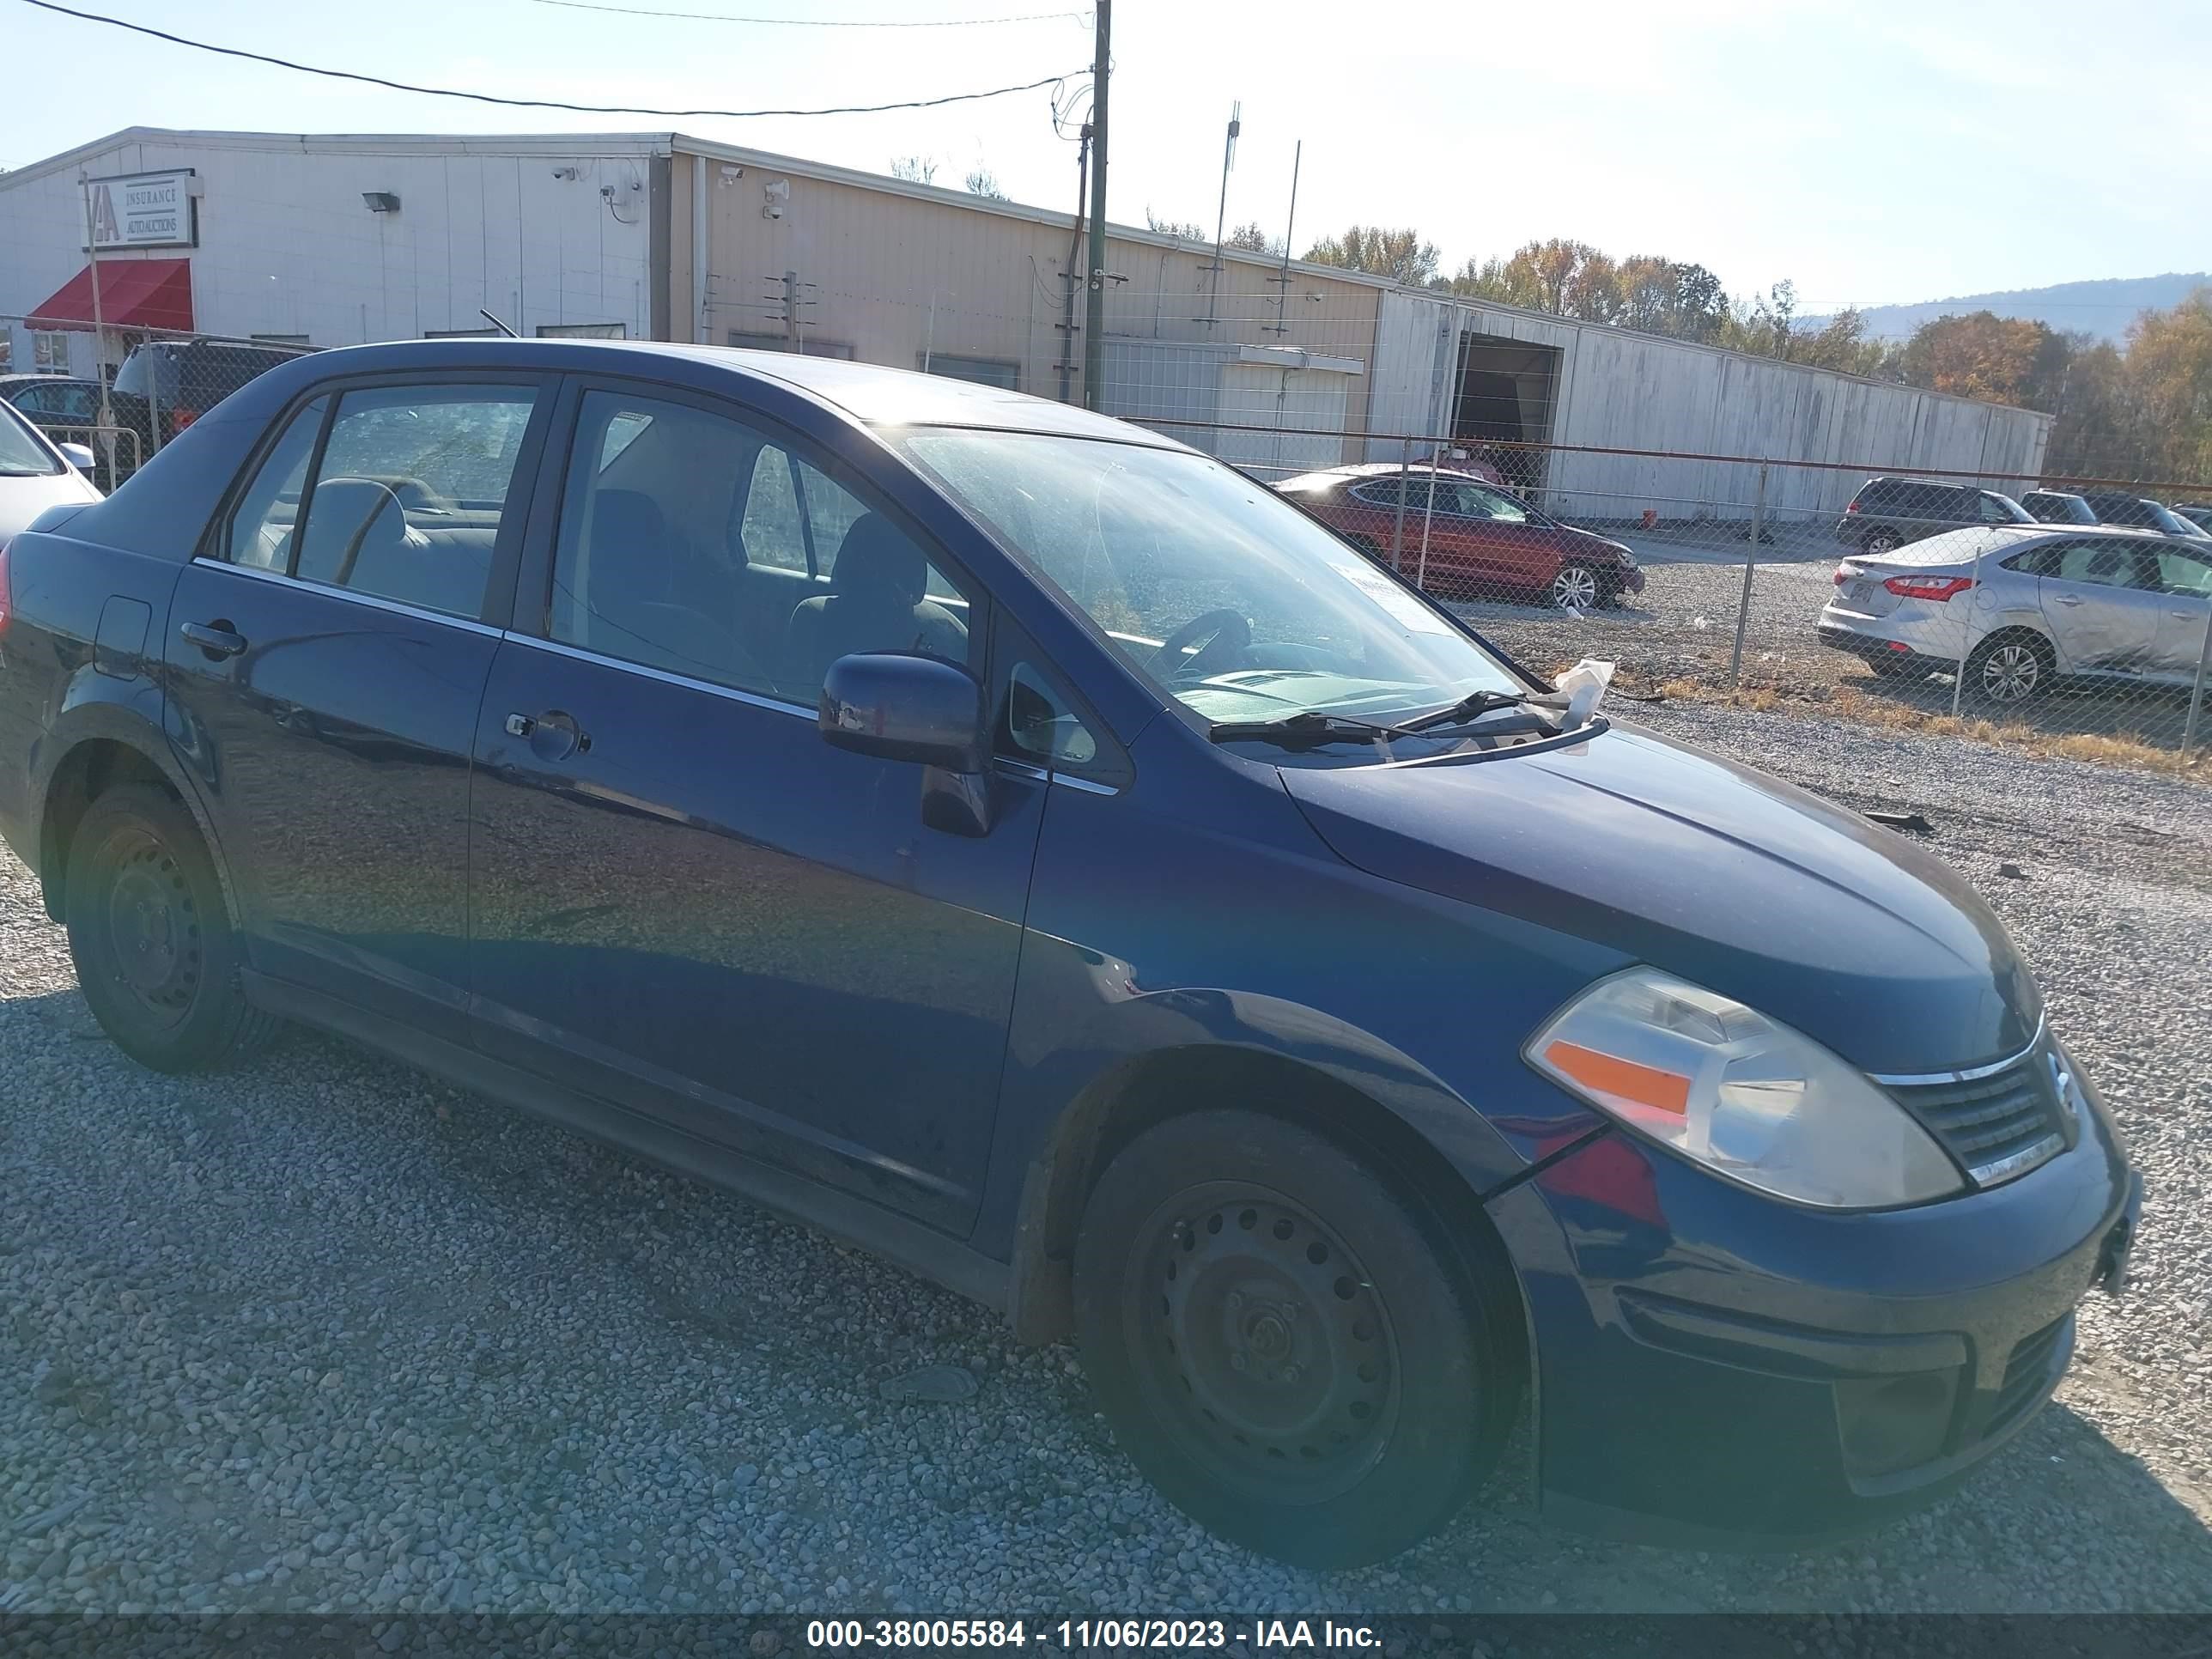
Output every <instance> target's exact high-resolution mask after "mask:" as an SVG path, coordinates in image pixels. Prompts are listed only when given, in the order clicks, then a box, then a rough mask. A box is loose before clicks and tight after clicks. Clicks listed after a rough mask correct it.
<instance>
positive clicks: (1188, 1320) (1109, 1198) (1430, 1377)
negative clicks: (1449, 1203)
mask: <svg viewBox="0 0 2212 1659" xmlns="http://www.w3.org/2000/svg"><path fill="white" fill-rule="evenodd" d="M1422 1213H1423V1212H1421V1211H1419V1210H1418V1209H1417V1208H1416V1207H1415V1206H1412V1205H1409V1204H1408V1203H1407V1201H1406V1200H1405V1199H1404V1198H1403V1197H1401V1195H1400V1194H1399V1193H1398V1192H1397V1191H1396V1190H1395V1189H1394V1188H1393V1186H1392V1184H1391V1183H1390V1182H1389V1181H1387V1180H1385V1179H1384V1178H1383V1176H1380V1175H1378V1174H1377V1173H1376V1170H1373V1169H1371V1168H1370V1167H1369V1166H1368V1165H1366V1164H1363V1163H1362V1162H1360V1161H1359V1160H1358V1159H1357V1158H1353V1157H1352V1156H1351V1155H1349V1154H1348V1153H1346V1152H1345V1151H1343V1150H1342V1149H1341V1148H1340V1147H1338V1146H1336V1145H1334V1143H1333V1142H1331V1141H1329V1140H1328V1139H1324V1138H1322V1136H1320V1135H1318V1134H1316V1133H1312V1132H1311V1131H1310V1130H1307V1129H1304V1128H1301V1127H1297V1126H1296V1125H1293V1124H1290V1123H1286V1122H1284V1121H1280V1120H1278V1119H1274V1118H1270V1117H1266V1116H1262V1115H1259V1114H1256V1113H1252V1112H1244V1111H1235V1110H1224V1111H1209V1112H1201V1113H1195V1114H1193V1115H1189V1116H1187V1117H1179V1118H1173V1119H1170V1120H1169V1121H1167V1122H1165V1123H1162V1124H1160V1125H1158V1127H1154V1128H1152V1129H1150V1130H1147V1131H1146V1133H1143V1134H1142V1135H1140V1136H1139V1137H1138V1138H1137V1139H1135V1140H1133V1141H1132V1142H1131V1143H1130V1144H1129V1145H1128V1146H1126V1147H1124V1148H1123V1149H1122V1150H1121V1152H1120V1154H1119V1155H1118V1156H1116V1157H1115V1159H1114V1161H1113V1162H1112V1163H1111V1164H1109V1166H1108V1167H1107V1169H1106V1171H1105V1173H1104V1174H1103V1176H1101V1177H1100V1178H1099V1181H1098V1184H1097V1188H1094V1189H1093V1191H1092V1193H1091V1198H1090V1201H1089V1203H1088V1204H1087V1205H1086V1206H1085V1210H1084V1213H1083V1222H1082V1225H1081V1227H1080V1229H1079V1232H1078V1234H1077V1237H1076V1244H1075V1310H1076V1314H1075V1316H1076V1328H1077V1334H1078V1337H1079V1340H1080V1343H1081V1346H1082V1350H1083V1358H1084V1364H1085V1369H1086V1370H1087V1371H1088V1372H1089V1374H1090V1377H1091V1386H1092V1387H1093V1388H1094V1389H1097V1394H1098V1397H1099V1401H1100V1404H1101V1405H1102V1407H1103V1409H1104V1411H1105V1413H1106V1416H1107V1419H1108V1420H1109V1422H1110V1423H1111V1424H1112V1425H1114V1431H1115V1437H1116V1438H1117V1439H1118V1440H1119V1441H1120V1442H1121V1445H1122V1447H1123V1448H1124V1449H1126V1450H1127V1452H1128V1453H1129V1455H1130V1456H1131V1458H1132V1459H1133V1461H1134V1462H1135V1463H1136V1465H1137V1467H1138V1468H1139V1469H1140V1470H1142V1471H1143V1473H1144V1474H1145V1475H1146V1477H1147V1478H1148V1479H1149V1480H1151V1481H1152V1484H1153V1485H1154V1486H1158V1488H1159V1489H1160V1491H1161V1492H1163V1493H1164V1495H1165V1496H1166V1497H1167V1498H1168V1500H1169V1501H1170V1503H1172V1504H1175V1505H1176V1508H1178V1509H1180V1510H1182V1511H1183V1512H1184V1513H1185V1514H1187V1515H1188V1516H1191V1517H1192V1518H1193V1519H1194V1520H1196V1521H1197V1522H1200V1524H1201V1525H1203V1526H1205V1527H1206V1528H1208V1529H1210V1530H1211V1531H1212V1532H1215V1533H1217V1534H1219V1535H1220V1536H1222V1537H1224V1538H1226V1539H1228V1540H1230V1541H1232V1542H1235V1543H1237V1544H1242V1545H1243V1546H1245V1547H1249V1548H1251V1549H1254V1550H1257V1551H1259V1552H1260V1553H1262V1554H1265V1555H1270V1556H1273V1557H1275V1558H1276V1559H1279V1560H1283V1561H1288V1562H1291V1563H1292V1564H1294V1565H1299V1566H1304V1567H1317V1568H1332V1567H1349V1566H1358V1565H1364V1564H1366V1563H1369V1562H1373V1561H1379V1560H1382V1559H1384V1558H1386V1557H1389V1556H1391V1555H1395V1554H1396V1553H1398V1552H1399V1551H1401V1550H1402V1549H1405V1548H1407V1547H1408V1546H1410V1545H1412V1544H1414V1543H1416V1542H1418V1541H1419V1540H1421V1539H1422V1538H1424V1537H1426V1536H1427V1535H1428V1534H1430V1533H1431V1532H1433V1531H1435V1530H1436V1529H1437V1528H1438V1527H1440V1526H1442V1525H1443V1523H1444V1522H1446V1521H1447V1520H1449V1518H1450V1516H1451V1515H1452V1514H1453V1512H1454V1511H1455V1510H1457V1509H1458V1508H1459V1507H1460V1505H1461V1504H1462V1503H1464V1502H1465V1501H1466V1498H1467V1496H1468V1493H1469V1492H1471V1491H1472V1490H1473V1489H1474V1485H1475V1483H1476V1482H1477V1481H1478V1480H1480V1479H1481V1478H1482V1477H1483V1476H1484V1475H1485V1474H1487V1473H1488V1472H1489V1470H1490V1468H1491V1467H1492V1464H1493V1463H1494V1462H1496V1460H1497V1456H1498V1448H1499V1447H1500V1445H1501V1444H1502V1443H1503V1442H1504V1435H1505V1431H1506V1430H1507V1428H1508V1427H1509V1426H1510V1424H1511V1421H1512V1416H1513V1413H1514V1411H1515V1410H1516V1408H1517V1407H1518V1404H1519V1400H1520V1387H1521V1374H1522V1362H1521V1357H1520V1355H1521V1351H1520V1347H1519V1346H1518V1338H1517V1336H1516V1334H1515V1333H1517V1332H1518V1330H1519V1328H1520V1326H1519V1323H1518V1318H1519V1316H1518V1313H1517V1311H1516V1310H1515V1309H1514V1308H1513V1307H1512V1305H1511V1304H1510V1295H1511V1293H1510V1291H1505V1292H1504V1293H1503V1294H1500V1293H1499V1292H1498V1291H1497V1290H1496V1289H1494V1288H1493V1289H1492V1290H1491V1291H1488V1292H1487V1293H1486V1292H1485V1291H1484V1290H1483V1288H1482V1284H1483V1281H1484V1279H1485V1275H1484V1274H1483V1273H1480V1272H1477V1271H1474V1270H1473V1269H1472V1268H1471V1267H1469V1266H1468V1264H1467V1262H1466V1261H1464V1260H1463V1259H1462V1256H1461V1255H1459V1254H1458V1253H1455V1252H1454V1251H1452V1250H1451V1249H1449V1246H1448V1245H1447V1246H1446V1247H1445V1248H1443V1249H1439V1248H1438V1243H1437V1241H1436V1240H1435V1239H1434V1238H1433V1237H1432V1236H1431V1231H1429V1229H1427V1228H1425V1226H1424V1225H1423V1222H1422V1219H1421V1215H1422Z"/></svg>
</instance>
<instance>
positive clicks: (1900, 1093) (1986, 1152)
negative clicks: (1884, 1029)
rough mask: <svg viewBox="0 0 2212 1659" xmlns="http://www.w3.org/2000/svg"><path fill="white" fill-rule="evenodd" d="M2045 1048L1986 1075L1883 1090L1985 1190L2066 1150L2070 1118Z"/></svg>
mask: <svg viewBox="0 0 2212 1659" xmlns="http://www.w3.org/2000/svg"><path fill="white" fill-rule="evenodd" d="M2044 1055H2045V1046H2044V1045H2043V1044H2042V1043H2040V1042H2039V1043H2037V1044H2036V1046H2035V1047H2034V1048H2031V1049H2029V1050H2028V1051H2027V1054H2023V1055H2021V1057H2020V1058H2019V1059H2018V1060H2015V1061H2013V1062H2012V1063H2011V1064H2009V1065H2008V1066H2003V1067H2002V1068H2001V1069H1999V1070H1997V1071H1995V1072H1992V1073H1990V1074H1989V1075H1987V1076H1985V1077H1971V1078H1967V1079H1963V1080H1960V1079H1945V1080H1941V1081H1938V1080H1933V1079H1930V1080H1926V1081H1920V1080H1908V1079H1884V1086H1885V1087H1887V1089H1888V1091H1889V1092H1890V1093H1891V1094H1893V1095H1894V1096H1895V1097H1897V1099H1898V1101H1899V1103H1901V1104H1902V1105H1903V1106H1904V1107H1905V1109H1906V1110H1907V1111H1909V1112H1911V1114H1912V1115H1913V1116H1915V1117H1917V1118H1918V1119H1919V1120H1920V1121H1921V1122H1922V1123H1923V1124H1925V1125H1926V1126H1927V1127H1929V1130H1931V1131H1932V1132H1933V1133H1935V1136H1936V1139H1938V1140H1940V1141H1942V1143H1943V1145H1944V1146H1945V1147H1947V1148H1948V1150H1949V1152H1950V1153H1951V1155H1952V1157H1954V1158H1957V1159H1958V1160H1959V1162H1960V1163H1961V1164H1964V1165H1966V1173H1967V1174H1968V1175H1970V1176H1972V1177H1973V1179H1974V1184H1975V1185H1977V1186H1979V1187H1990V1186H1994V1185H1996V1183H1997V1182H2001V1181H2009V1180H2011V1179H2012V1178H2013V1177H2014V1176H2021V1175H2026V1174H2027V1172H2028V1171H2029V1170H2033V1169H2034V1168H2035V1167H2036V1166H2037V1165H2038V1164H2043V1163H2046V1162H2048V1161H2049V1160H2050V1159H2051V1158H2056V1157H2057V1155H2058V1154H2059V1153H2060V1152H2063V1151H2064V1150H2065V1147H2066V1126H2065V1117H2064V1114H2063V1111H2062V1109H2060V1106H2059V1103H2058V1096H2057V1090H2056V1088H2055V1087H2054V1085H2052V1082H2051V1068H2050V1064H2049V1062H2048V1061H2047V1060H2045V1058H2044Z"/></svg>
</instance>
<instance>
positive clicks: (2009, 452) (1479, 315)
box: [1368, 292, 2051, 518]
mask: <svg viewBox="0 0 2212 1659" xmlns="http://www.w3.org/2000/svg"><path fill="white" fill-rule="evenodd" d="M1455 333H1456V334H1458V335H1460V336H1462V337H1488V338H1496V339H1511V340H1523V341H1529V342H1534V343H1541V344H1547V345H1553V346H1557V347H1558V348H1559V349H1560V352H1561V356H1560V362H1559V389H1558V399H1557V404H1556V407H1555V411H1554V415H1553V432H1552V439H1553V442H1555V443H1559V444H1563V445H1590V446H1596V447H1619V448H1624V449H1650V450H1670V451H1676V452H1692V453H1701V454H1708V455H1743V456H1753V457H1757V458H1760V459H1767V460H1770V461H1776V462H1787V461H1817V462H1832V463H1838V464H1844V465H1850V466H1852V467H1865V468H1869V469H1872V468H1884V467H1925V468H1934V469H1939V470H1942V471H1947V472H1950V473H1953V474H1955V475H1956V476H1958V477H1962V478H1963V477H1974V476H1976V475H1978V474H1983V473H2008V472H2018V473H2033V472H2034V471H2036V470H2037V469H2038V468H2039V467H2040V466H2041V465H2042V463H2043V457H2044V452H2045V447H2046V445H2047V444H2048V442H2049V437H2050V430H2051V416H2047V415H2041V414H2037V413H2035V412H2033V411H2031V410H2016V409H2005V408H2001V407H1998V406H1996V405H1995V404H1978V403H1971V402H1968V401H1966V400H1965V399H1963V398H1947V397H1942V396H1940V395H1938V394H1936V393H1934V392H1922V391H1919V390H1917V389H1916V388H1914V387H1911V386H1888V385H1883V384H1878V383H1876V382H1873V381H1869V380H1855V379H1853V378H1851V377H1850V376H1848V375H1842V374H1830V373H1827V372H1826V371H1824V370H1820V369H1814V368H1803V367H1801V366H1798V365H1796V364H1791V363H1784V362H1774V361H1771V360H1768V359H1765V358H1758V357H1747V356H1741V355H1739V354H1737V353H1734V352H1725V351H1715V350H1711V349H1706V348H1704V347H1699V346H1694V345H1688V344H1685V343H1681V342H1679V341H1674V340H1662V339H1658V338H1656V337H1652V336H1650V335H1642V334H1632V333H1629V332H1627V331H1624V330H1620V329H1613V328H1606V327H1602V326H1599V325H1589V324H1580V323H1574V322H1569V321H1565V320H1563V319H1552V318H1537V317H1532V316H1530V315H1528V314H1527V313H1517V312H1511V311H1506V310H1502V309H1495V308H1491V307H1472V306H1463V305H1460V304H1458V303H1455V302H1453V301H1444V300H1440V299H1437V298H1435V297H1432V296H1430V295H1419V294H1410V293H1403V292H1389V293H1386V294H1384V295H1383V296H1382V307H1381V316H1380V319H1379V321H1378V324H1377V327H1376V337H1377V349H1376V368H1375V374H1374V375H1373V377H1372V378H1373V381H1374V386H1373V392H1372V398H1373V402H1372V404H1371V409H1370V421H1369V428H1368V429H1369V430H1370V431H1372V432H1377V433H1386V432H1387V433H1399V432H1428V431H1433V430H1435V429H1437V428H1436V426H1435V424H1434V422H1436V421H1437V419H1438V418H1439V416H1438V409H1439V404H1438V397H1439V388H1440V386H1442V384H1443V381H1442V376H1441V365H1442V362H1443V358H1442V357H1441V356H1440V355H1439V354H1440V352H1441V351H1442V350H1443V349H1447V347H1448V345H1449V342H1450V341H1451V340H1452V339H1453V337H1454V336H1455ZM1368 448H1369V452H1370V458H1371V459H1378V460H1379V459H1394V458H1395V455H1396V453H1397V446H1396V445H1395V444H1392V443H1389V442H1387V441H1375V442H1372V443H1370V445H1369V446H1368ZM1756 475H1757V469H1756V468H1753V467H1748V466H1743V465H1726V464H1723V463H1718V462H1695V461H1686V460H1680V461H1678V460H1660V459H1646V458H1643V457H1638V456H1626V455H1583V454H1572V453H1562V454H1556V455H1554V456H1553V457H1552V459H1551V464H1550V467H1549V470H1548V474H1547V480H1546V485H1547V490H1548V491H1550V492H1551V493H1552V495H1553V498H1554V499H1555V501H1558V503H1559V505H1560V506H1561V507H1563V508H1565V509H1568V510H1571V511H1573V512H1575V513H1582V514H1584V515H1587V516H1590V517H1599V518H1634V517H1636V516H1638V514H1640V513H1642V512H1644V510H1645V509H1646V508H1647V507H1648V508H1651V509H1654V510H1656V511H1657V512H1658V513H1660V514H1661V516H1662V517H1675V516H1684V515H1686V513H1687V512H1688V509H1689V508H1690V507H1692V506H1702V507H1714V508H1722V509H1728V510H1730V511H1736V510H1741V511H1747V510H1748V509H1749V507H1750V504H1751V499H1752V495H1753V489H1754V487H1755V484H1756ZM1861 482H1863V475H1862V474H1861V473H1860V472H1857V471H1844V472H1823V471H1814V470H1812V469H1809V468H1802V467H1800V468H1791V467H1787V466H1778V467H1774V468H1771V469H1770V471H1769V473H1768V479H1767V503H1768V507H1769V508H1770V510H1771V511H1775V512H1778V513H1794V514H1805V515H1810V514H1816V513H1826V512H1830V511H1836V510H1839V509H1840V508H1841V507H1843V505H1844V503H1845V502H1846V501H1849V500H1850V496H1851V493H1852V491H1853V490H1854V489H1856V488H1857V485H1858V484H1859V483H1861ZM2023 487H2024V486H2023Z"/></svg>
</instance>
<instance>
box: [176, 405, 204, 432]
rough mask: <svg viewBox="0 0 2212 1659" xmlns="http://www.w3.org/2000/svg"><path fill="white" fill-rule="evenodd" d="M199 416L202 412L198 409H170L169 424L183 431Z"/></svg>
mask: <svg viewBox="0 0 2212 1659" xmlns="http://www.w3.org/2000/svg"><path fill="white" fill-rule="evenodd" d="M199 417H200V412H199V410H197V409H173V410H170V411H169V425H170V427H171V428H173V429H174V430H176V431H179V432H182V431H183V430H184V429H185V428H186V427H188V426H190V425H191V423H192V422H194V421H197V419H199Z"/></svg>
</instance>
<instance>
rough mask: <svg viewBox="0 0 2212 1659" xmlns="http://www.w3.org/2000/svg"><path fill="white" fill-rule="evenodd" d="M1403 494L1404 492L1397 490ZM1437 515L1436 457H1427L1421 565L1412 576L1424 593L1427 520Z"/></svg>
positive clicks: (1427, 573) (1427, 572)
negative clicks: (1427, 483) (1427, 488)
mask: <svg viewBox="0 0 2212 1659" xmlns="http://www.w3.org/2000/svg"><path fill="white" fill-rule="evenodd" d="M1399 493H1400V494H1401V495H1403V494H1404V493H1405V492H1404V491H1403V490H1401V491H1400V492H1399ZM1436 516H1437V459H1436V458H1435V457H1434V456H1431V457H1430V458H1429V498H1428V500H1426V501H1424V502H1422V503H1421V566H1420V569H1419V573H1418V574H1416V575H1415V576H1414V578H1413V586H1416V587H1418V588H1419V589H1420V590H1421V592H1424V593H1425V592H1428V591H1429V521H1430V520H1432V519H1434V518H1435V517H1436Z"/></svg>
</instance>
